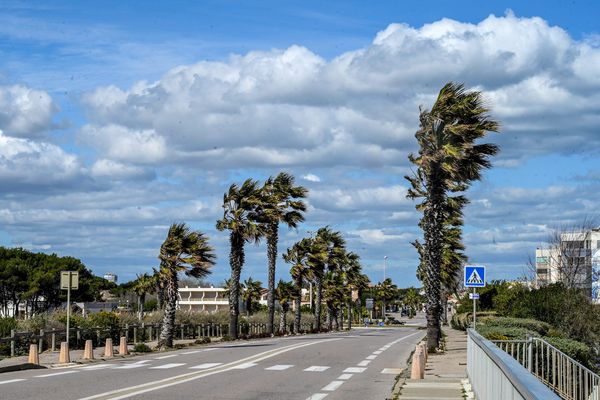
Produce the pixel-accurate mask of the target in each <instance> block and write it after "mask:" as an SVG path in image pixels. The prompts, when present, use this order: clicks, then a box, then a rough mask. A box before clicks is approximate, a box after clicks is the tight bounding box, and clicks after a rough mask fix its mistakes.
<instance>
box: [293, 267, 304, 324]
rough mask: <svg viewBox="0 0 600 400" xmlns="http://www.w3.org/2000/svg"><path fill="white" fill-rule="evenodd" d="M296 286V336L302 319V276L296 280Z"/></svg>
mask: <svg viewBox="0 0 600 400" xmlns="http://www.w3.org/2000/svg"><path fill="white" fill-rule="evenodd" d="M296 286H297V287H298V288H299V290H298V297H296V310H295V318H294V333H295V334H296V335H298V334H299V333H300V319H301V318H302V313H301V312H300V307H301V306H302V276H299V277H297V278H296Z"/></svg>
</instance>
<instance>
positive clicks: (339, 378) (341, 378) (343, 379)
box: [337, 374, 352, 381]
mask: <svg viewBox="0 0 600 400" xmlns="http://www.w3.org/2000/svg"><path fill="white" fill-rule="evenodd" d="M350 378H352V374H341V375H340V376H338V377H337V380H338V381H347V380H348V379H350Z"/></svg>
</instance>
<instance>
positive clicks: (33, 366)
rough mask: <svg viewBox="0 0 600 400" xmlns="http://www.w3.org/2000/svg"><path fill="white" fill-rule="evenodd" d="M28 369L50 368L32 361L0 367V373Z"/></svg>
mask: <svg viewBox="0 0 600 400" xmlns="http://www.w3.org/2000/svg"><path fill="white" fill-rule="evenodd" d="M27 369H48V367H45V366H43V365H38V364H31V363H24V364H15V365H7V366H6V367H0V374H1V373H4V372H14V371H25V370H27Z"/></svg>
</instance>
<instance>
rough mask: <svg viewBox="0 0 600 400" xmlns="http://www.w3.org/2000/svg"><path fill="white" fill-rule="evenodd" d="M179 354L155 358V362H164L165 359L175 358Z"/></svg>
mask: <svg viewBox="0 0 600 400" xmlns="http://www.w3.org/2000/svg"><path fill="white" fill-rule="evenodd" d="M178 355H179V354H169V355H168V356H161V357H155V358H154V359H155V360H164V359H165V358H171V357H177V356H178Z"/></svg>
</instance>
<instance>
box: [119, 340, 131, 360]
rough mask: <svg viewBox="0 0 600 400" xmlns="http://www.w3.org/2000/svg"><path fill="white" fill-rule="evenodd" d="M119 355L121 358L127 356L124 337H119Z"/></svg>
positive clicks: (127, 351)
mask: <svg viewBox="0 0 600 400" xmlns="http://www.w3.org/2000/svg"><path fill="white" fill-rule="evenodd" d="M119 354H120V355H122V356H126V355H127V354H129V350H128V349H127V338H126V337H125V336H121V341H120V342H119Z"/></svg>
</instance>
